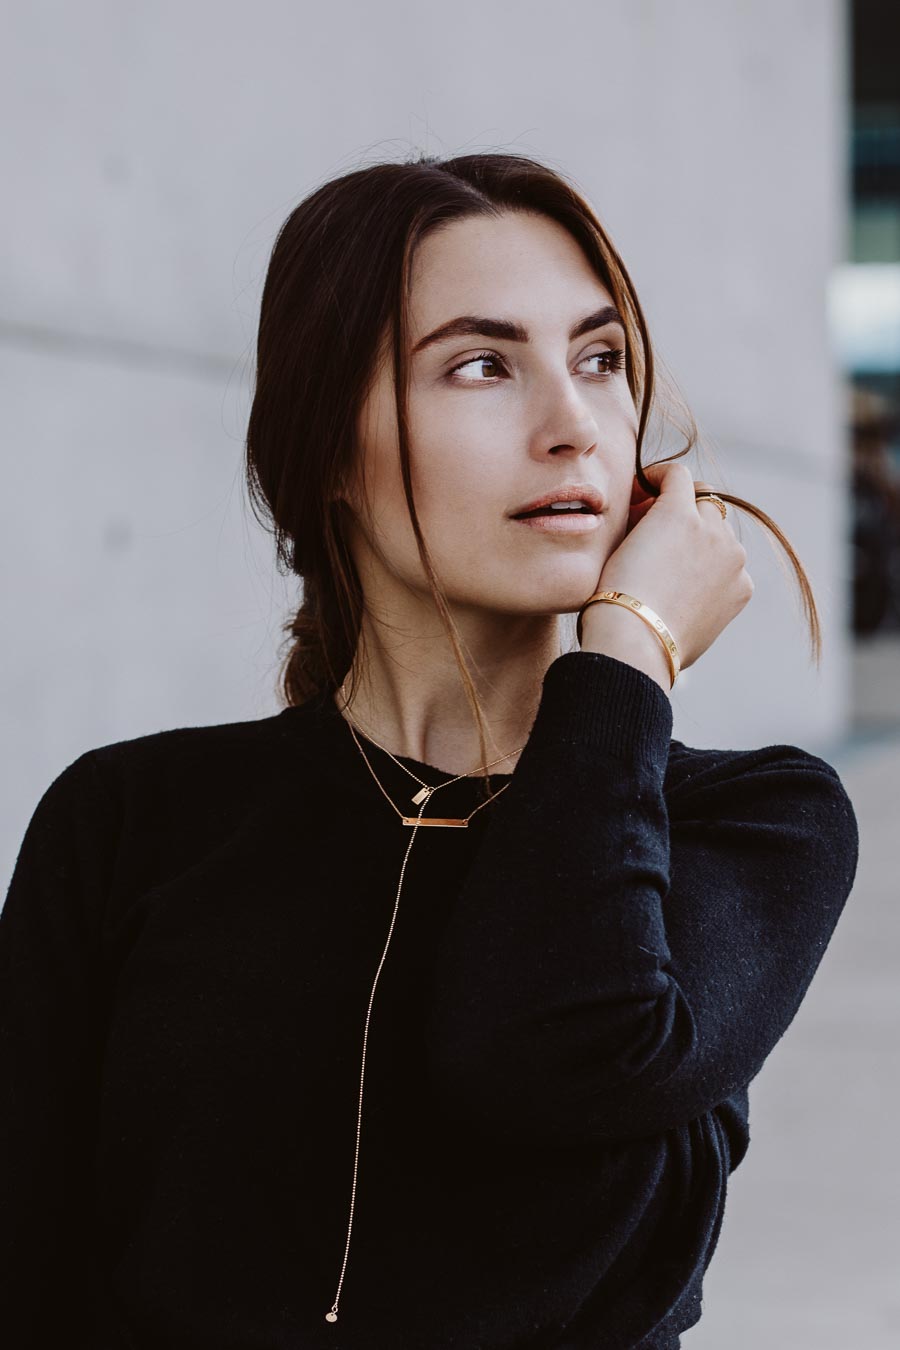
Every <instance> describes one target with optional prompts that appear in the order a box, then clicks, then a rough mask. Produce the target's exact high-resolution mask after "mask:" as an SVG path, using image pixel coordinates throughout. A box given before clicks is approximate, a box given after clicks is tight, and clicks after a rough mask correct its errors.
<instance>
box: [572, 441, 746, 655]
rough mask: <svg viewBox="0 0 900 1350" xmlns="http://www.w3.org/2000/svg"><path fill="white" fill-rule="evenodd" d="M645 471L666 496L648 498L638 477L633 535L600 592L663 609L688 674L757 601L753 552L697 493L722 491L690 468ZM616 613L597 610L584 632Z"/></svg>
mask: <svg viewBox="0 0 900 1350" xmlns="http://www.w3.org/2000/svg"><path fill="white" fill-rule="evenodd" d="M644 472H645V473H646V475H647V477H648V478H649V479H650V480H651V482H653V483H654V484H656V483H659V484H660V489H661V490H660V494H659V496H658V497H656V498H653V497H645V496H644V494H643V492H642V490H641V487H640V484H639V483H638V482H637V480H636V479H635V482H634V488H633V491H632V497H631V506H630V508H629V513H628V530H627V533H626V535H625V538H624V539H623V540H622V543H621V544H620V545H619V546H618V548H616V549H615V550H614V551H613V552H612V553H611V554H610V555H609V557H608V558H607V560H606V562H605V563H604V565H603V569H602V571H601V573H600V579H599V580H598V582H597V586H596V589H597V590H616V591H625V592H626V593H627V594H628V595H634V596H636V597H637V599H638V600H641V601H643V602H644V603H645V604H647V605H649V606H650V608H651V609H654V610H656V612H657V614H658V615H659V617H660V618H661V619H662V621H663V623H665V624H666V626H667V627H668V628H669V629H670V631H671V633H672V636H673V638H674V639H675V642H676V643H677V645H678V653H679V656H680V658H681V666H682V669H686V668H687V667H688V666H690V665H692V664H693V663H694V662H695V661H696V660H697V659H698V657H700V656H702V655H703V653H704V652H705V651H706V649H707V648H708V647H710V646H711V645H712V644H713V642H715V640H716V638H717V637H718V636H719V634H720V633H721V632H722V630H723V629H724V628H726V627H727V626H728V624H729V623H731V620H732V619H733V618H735V617H736V615H738V614H739V613H740V612H741V610H742V609H743V608H744V606H745V605H746V604H747V602H748V600H749V599H750V597H751V596H752V594H753V590H754V587H753V582H752V580H751V578H750V575H749V573H748V572H747V571H746V569H745V567H744V564H745V562H746V561H747V552H746V550H745V548H744V547H743V545H742V544H741V542H740V541H739V540H738V538H737V537H736V535H735V533H734V530H733V529H732V527H731V520H730V516H728V517H726V518H725V519H724V520H723V518H722V514H721V512H720V511H719V508H718V507H717V506H716V504H715V502H698V501H696V500H695V498H694V493H695V492H714V491H715V488H713V487H712V486H711V485H710V484H708V483H702V482H699V481H695V480H694V479H693V478H692V477H691V473H690V470H689V469H688V467H687V465H685V464H682V463H680V462H679V461H678V460H673V461H670V462H669V463H658V464H650V465H648V466H647V467H646V469H645V471H644ZM610 608H614V607H613V606H607V605H604V604H602V603H601V604H597V605H591V606H590V608H589V609H587V610H585V612H584V614H583V615H582V631H583V632H587V631H588V629H589V625H590V623H591V616H592V615H595V614H597V612H598V611H600V610H604V609H610ZM633 621H634V622H635V624H641V620H640V619H637V618H635V619H634V620H633ZM648 636H649V637H650V638H651V639H652V641H654V642H657V641H658V639H656V638H653V635H652V634H650V633H648Z"/></svg>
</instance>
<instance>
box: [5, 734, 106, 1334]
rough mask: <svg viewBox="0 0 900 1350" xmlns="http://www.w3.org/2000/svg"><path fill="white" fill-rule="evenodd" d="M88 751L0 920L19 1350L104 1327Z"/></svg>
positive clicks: (19, 866) (64, 782)
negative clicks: (99, 1321)
mask: <svg viewBox="0 0 900 1350" xmlns="http://www.w3.org/2000/svg"><path fill="white" fill-rule="evenodd" d="M93 755H94V752H93V751H88V752H87V753H86V754H84V755H82V756H81V757H80V758H79V759H77V760H75V761H74V762H73V763H72V764H70V765H69V766H68V767H67V768H66V769H64V770H63V771H62V772H61V773H60V774H59V776H58V777H57V778H56V779H55V780H54V781H53V782H52V783H51V784H50V786H49V787H48V788H47V789H46V791H45V792H44V794H43V796H42V797H41V799H40V801H39V802H38V804H37V807H36V808H35V810H34V813H33V815H32V817H31V820H30V822H29V824H28V826H27V829H26V831H25V835H24V838H23V840H22V843H21V846H20V849H19V854H18V858H17V860H16V864H15V868H14V871H13V875H12V880H11V882H10V885H9V889H8V892H7V896H6V901H5V904H4V906H3V909H2V911H0V1143H2V1170H0V1328H2V1334H3V1336H4V1338H5V1340H6V1343H7V1344H9V1345H15V1346H16V1347H18V1350H37V1348H38V1347H40V1350H45V1347H49V1346H51V1345H57V1344H58V1345H65V1344H67V1343H71V1342H72V1341H73V1340H74V1341H77V1342H78V1343H79V1344H81V1343H82V1336H83V1335H84V1334H86V1331H87V1328H88V1327H89V1326H90V1325H91V1322H90V1319H91V1317H92V1315H93V1310H92V1307H91V1301H92V1297H93V1292H94V1287H93V1274H94V1260H95V1256H96V1250H97V1234H96V1230H95V1222H94V1217H93V1212H94V1209H93V1187H92V1177H93V1163H94V1151H95V1143H96V1128H97V1099H98V1085H99V1077H100V1064H101V1057H102V1038H103V1030H102V1026H103V996H102V979H101V951H100V937H99V933H100V921H101V917H102V910H103V905H104V898H105V895H106V893H107V889H108V873H109V869H110V866H111V858H112V849H113V841H114V832H115V820H114V815H115V813H114V809H113V806H112V803H111V801H110V799H109V797H108V796H107V794H106V791H105V788H104V786H103V784H102V783H101V782H100V780H99V778H98V768H97V766H96V763H95V760H94V758H93Z"/></svg>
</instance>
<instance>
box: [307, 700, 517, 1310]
mask: <svg viewBox="0 0 900 1350" xmlns="http://www.w3.org/2000/svg"><path fill="white" fill-rule="evenodd" d="M341 693H342V694H343V695H344V705H345V708H346V702H347V696H346V693H345V691H344V686H343V684H341ZM346 720H347V723H348V725H349V727H350V732H351V734H352V736H353V739H354V741H356V744H357V745H358V746H359V751H360V754H361V755H362V757H363V759H364V760H365V762H366V765H367V767H368V770H369V772H370V773H371V775H372V777H373V778H374V779H375V782H376V783H378V786H379V788H380V789H381V792H382V793H383V794H384V796H385V797H387V800H388V801H389V802H390V804H391V806H392V807H393V808H394V810H395V811H396V812H397V815H398V816H400V818H401V820H404V821H405V820H406V817H404V815H403V812H402V811H400V810H399V808H398V807H397V806H396V805H395V804H394V802H393V801H391V798H390V796H389V795H388V793H387V792H385V790H384V788H383V787H382V785H381V783H380V782H379V779H378V775H377V774H376V772H375V770H374V769H373V768H372V765H371V764H370V763H369V759H368V756H367V755H366V752H365V750H363V748H362V745H361V744H360V741H359V737H358V736H357V734H356V727H355V724H354V722H353V720H352V719H351V718H350V716H349V714H348V715H347V719H346ZM362 735H364V736H366V735H367V733H366V732H362ZM367 739H368V740H369V741H371V743H372V745H374V746H376V747H377V748H378V749H379V750H384V753H385V754H386V755H390V757H391V759H392V760H393V761H394V763H395V764H398V765H399V767H400V768H401V769H405V770H406V772H407V773H408V774H409V775H410V777H411V778H415V780H416V782H417V783H419V784H421V786H422V789H423V791H422V792H421V793H418V792H417V793H416V796H415V797H414V798H413V801H416V800H417V799H418V805H419V814H418V816H417V818H416V821H415V823H414V825H413V831H412V834H411V835H410V839H409V843H408V844H407V846H406V853H405V854H404V855H403V865H402V867H401V868H400V879H399V882H398V883H397V894H396V896H395V898H394V912H393V914H392V915H391V924H390V927H389V929H388V935H387V940H386V941H385V944H384V950H383V951H382V953H381V960H380V961H379V962H378V969H377V970H376V972H375V979H374V980H373V982H372V989H371V992H370V994H369V1006H368V1008H367V1009H366V1025H365V1030H364V1031H363V1048H362V1064H361V1067H360V1075H359V1105H358V1109H357V1115H356V1149H355V1152H354V1157H353V1183H352V1186H351V1188H350V1217H349V1220H348V1223H347V1241H346V1243H345V1246H344V1260H343V1263H342V1265H341V1273H340V1277H339V1279H338V1286H337V1293H336V1294H335V1296H334V1302H333V1303H332V1305H331V1308H330V1309H329V1311H328V1312H327V1313H326V1314H325V1321H326V1322H336V1321H337V1320H338V1302H339V1300H340V1297H341V1288H342V1287H343V1283H344V1274H345V1272H346V1270H347V1256H348V1254H349V1251H350V1234H351V1232H352V1230H353V1211H354V1207H355V1204H356V1181H357V1177H358V1175H359V1140H360V1134H361V1132H362V1102H363V1083H364V1081H365V1076H366V1047H367V1045H368V1040H369V1022H370V1020H371V1016H372V1003H373V1001H374V998H375V988H376V985H377V984H378V978H379V976H380V975H381V969H382V966H383V965H384V961H385V957H386V956H387V950H388V947H389V946H390V942H391V935H392V934H393V931H394V923H395V921H396V918H397V909H398V907H399V904H400V892H401V890H402V889H403V878H404V876H405V874H406V862H407V859H408V858H409V855H410V851H411V849H412V846H413V844H414V843H415V841H416V835H417V834H418V832H419V825H420V823H421V821H422V812H423V811H424V810H425V805H426V803H427V802H428V801H429V799H430V798H431V797H432V795H433V794H434V793H435V792H439V791H440V789H441V788H442V787H448V786H449V785H450V783H458V782H459V780H460V779H461V778H466V777H467V776H468V775H466V774H464V773H461V774H458V775H457V776H456V777H455V778H449V779H448V780H447V781H446V782H445V783H439V784H438V785H437V787H431V786H430V785H429V784H428V783H424V782H422V779H421V778H419V776H418V774H415V773H413V771H412V769H410V768H407V766H406V765H405V764H400V761H399V760H398V759H397V757H396V756H395V755H392V754H391V752H390V750H387V749H385V747H384V746H381V745H378V742H377V741H374V740H372V738H371V736H367ZM524 748H525V747H524V746H520V747H519V750H514V751H513V754H515V755H518V754H519V753H520V751H521V750H523V749H524ZM511 758H512V756H511V755H501V756H500V758H499V759H495V760H492V761H491V764H499V763H501V761H502V760H504V759H511ZM491 764H487V765H485V768H488V769H489V768H491ZM509 786H510V784H509V783H505V784H504V785H503V787H502V788H501V789H500V792H495V793H494V794H493V796H491V797H488V799H487V801H486V802H482V803H481V806H476V808H475V811H472V812H471V813H470V814H469V815H468V816H466V817H465V819H464V820H463V821H461V822H460V823H461V824H466V823H467V822H468V821H470V820H471V819H472V816H474V815H475V812H476V811H480V810H481V807H482V806H489V805H490V803H491V802H492V801H494V800H495V798H497V797H499V796H500V793H502V792H505V791H506V789H507V788H508V787H509Z"/></svg>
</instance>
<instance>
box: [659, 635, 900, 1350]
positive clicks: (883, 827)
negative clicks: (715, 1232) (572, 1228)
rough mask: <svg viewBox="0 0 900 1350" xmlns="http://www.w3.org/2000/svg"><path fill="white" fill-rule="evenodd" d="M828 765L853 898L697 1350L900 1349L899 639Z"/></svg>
mask: <svg viewBox="0 0 900 1350" xmlns="http://www.w3.org/2000/svg"><path fill="white" fill-rule="evenodd" d="M855 663H856V665H855V671H854V684H855V701H856V715H855V725H854V728H853V732H852V734H851V736H850V737H849V739H848V740H847V742H846V744H845V745H843V746H839V747H838V748H837V751H836V753H833V754H829V756H827V758H828V759H829V762H831V763H832V764H834V766H835V768H836V769H837V770H838V772H839V773H840V775H841V778H842V781H843V783H844V786H845V787H846V789H847V792H848V793H849V796H850V799H851V801H852V802H853V806H854V810H855V811H856V815H857V820H858V822H859V832H860V859H859V866H858V870H857V875H856V879H855V881H854V886H853V890H852V892H851V894H850V896H849V898H848V900H847V905H846V908H845V910H844V913H843V914H842V915H841V919H840V921H839V922H838V926H837V928H836V930H835V933H834V936H833V937H832V940H831V942H830V944H829V946H828V948H827V950H826V952H825V955H824V957H823V959H822V963H821V965H820V966H819V969H818V971H817V972H816V975H815V977H814V979H813V982H812V984H811V986H810V989H809V992H808V993H807V996H806V998H805V1000H804V1002H803V1004H802V1005H801V1007H800V1010H799V1011H798V1013H797V1016H796V1017H795V1019H794V1021H793V1022H792V1023H791V1025H790V1027H789V1028H788V1030H787V1032H786V1033H785V1036H784V1037H783V1038H782V1040H781V1041H780V1042H779V1044H778V1045H777V1046H776V1047H775V1049H774V1050H773V1051H772V1053H771V1054H770V1056H769V1058H768V1060H767V1061H766V1064H765V1066H764V1068H763V1070H762V1072H761V1073H760V1074H759V1076H758V1077H757V1078H756V1079H755V1080H754V1082H753V1084H752V1085H751V1088H750V1131H751V1142H750V1148H749V1150H748V1152H747V1155H746V1157H745V1158H744V1160H743V1162H742V1163H741V1164H740V1166H739V1167H738V1168H737V1170H736V1171H735V1172H734V1173H733V1174H732V1176H731V1179H730V1183H729V1191H728V1199H727V1202H726V1209H725V1217H724V1221H723V1225H722V1232H721V1235H720V1238H719V1244H718V1247H717V1249H716V1252H715V1254H714V1256H713V1259H712V1263H711V1265H710V1268H709V1271H708V1272H707V1276H706V1281H705V1284H704V1298H703V1316H702V1318H701V1320H700V1322H699V1323H698V1324H697V1326H696V1327H694V1328H692V1329H691V1330H690V1331H688V1332H686V1333H685V1334H684V1336H683V1337H682V1344H683V1346H684V1350H898V1347H900V1146H898V1142H897V1141H898V1139H900V1131H898V1121H900V1035H898V1028H900V867H898V845H900V636H898V635H894V636H890V637H888V636H885V637H882V638H878V639H866V640H865V641H863V642H861V643H860V644H859V645H858V648H857V653H856V657H855Z"/></svg>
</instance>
